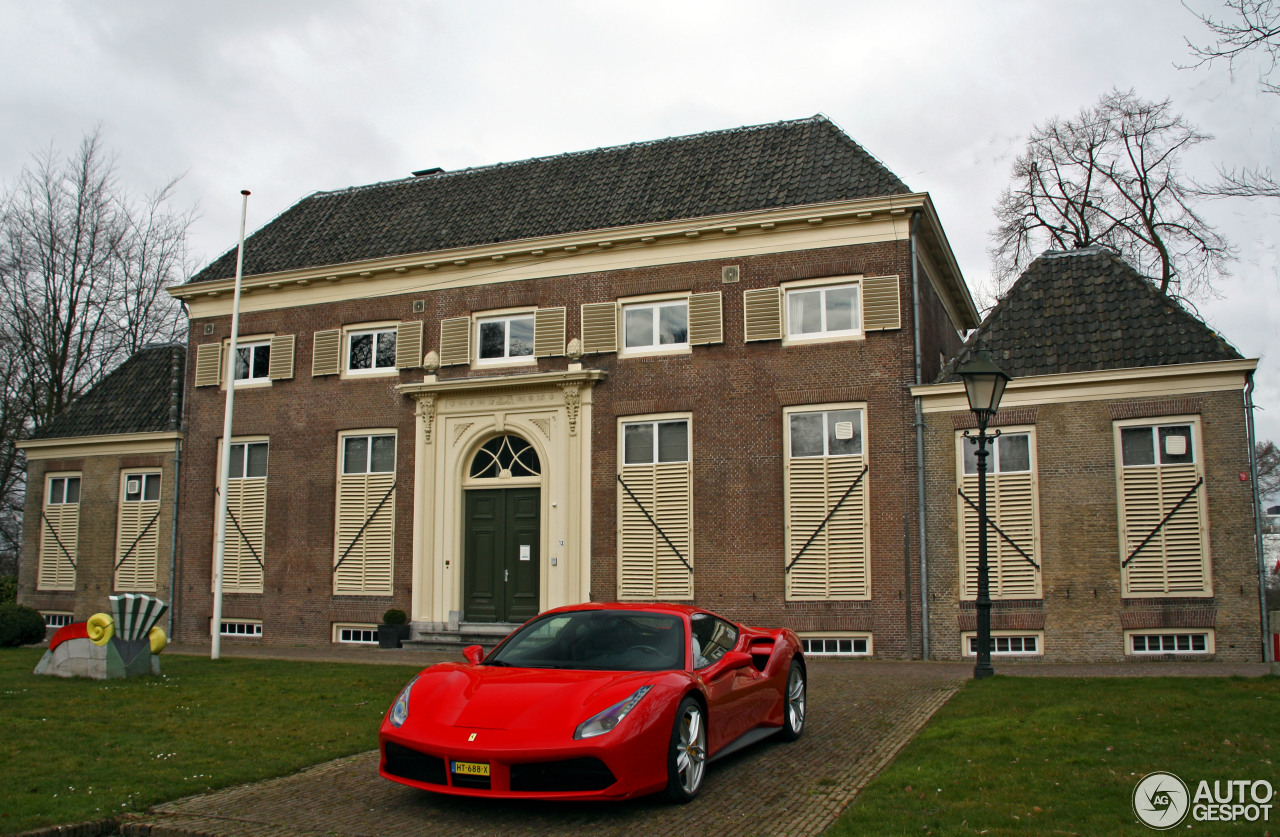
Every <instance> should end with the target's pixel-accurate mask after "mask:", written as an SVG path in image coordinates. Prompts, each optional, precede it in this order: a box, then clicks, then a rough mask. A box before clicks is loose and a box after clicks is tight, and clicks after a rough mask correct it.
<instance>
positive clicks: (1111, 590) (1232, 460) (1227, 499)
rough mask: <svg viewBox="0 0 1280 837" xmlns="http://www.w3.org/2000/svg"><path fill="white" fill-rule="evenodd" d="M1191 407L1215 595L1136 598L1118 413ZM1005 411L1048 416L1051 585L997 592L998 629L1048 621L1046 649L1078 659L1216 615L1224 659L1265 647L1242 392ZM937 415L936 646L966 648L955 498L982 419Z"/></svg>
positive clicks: (1119, 654)
mask: <svg viewBox="0 0 1280 837" xmlns="http://www.w3.org/2000/svg"><path fill="white" fill-rule="evenodd" d="M1006 412H1020V413H1022V415H1019V416H1016V417H1011V416H1007V415H1006ZM1186 414H1196V415H1199V416H1200V420H1201V432H1202V438H1203V440H1204V450H1203V451H1202V455H1203V460H1202V461H1203V463H1204V473H1205V486H1204V490H1205V491H1206V497H1207V499H1208V521H1209V522H1208V530H1209V549H1210V555H1211V557H1212V572H1213V596H1211V597H1206V598H1192V599H1188V598H1159V599H1154V598H1153V599H1138V598H1124V597H1123V596H1121V587H1120V561H1121V558H1120V555H1119V550H1120V546H1119V534H1118V532H1119V529H1118V527H1119V513H1118V510H1117V497H1116V465H1115V448H1114V444H1115V443H1114V431H1113V424H1112V422H1113V420H1116V419H1122V418H1135V417H1149V418H1157V417H1160V416H1172V415H1186ZM1000 418H1001V419H1002V420H1006V419H1008V420H1007V421H1006V423H1022V422H1027V421H1028V418H1030V421H1031V422H1033V423H1034V424H1035V428H1036V449H1037V453H1038V456H1039V469H1038V478H1039V504H1040V539H1041V559H1042V561H1041V566H1042V573H1043V575H1042V579H1043V590H1044V597H1043V599H1040V600H1032V601H1026V602H1007V603H1006V602H997V603H996V604H995V607H994V608H993V611H992V629H993V630H1000V629H1009V630H1036V629H1038V628H1042V629H1043V631H1044V636H1045V640H1044V657H1043V659H1045V660H1046V661H1059V662H1067V661H1083V660H1112V661H1119V660H1125V659H1133V658H1132V657H1129V658H1126V657H1125V654H1124V643H1123V632H1124V630H1125V629H1130V628H1195V627H1200V628H1205V627H1213V628H1215V632H1216V638H1217V659H1221V660H1258V659H1260V656H1259V655H1260V654H1261V645H1260V634H1259V614H1258V586H1257V585H1258V579H1257V564H1256V557H1255V555H1254V549H1253V524H1252V519H1253V518H1252V513H1251V511H1250V503H1251V498H1250V485H1249V483H1248V482H1242V481H1241V480H1240V478H1239V474H1240V473H1241V472H1247V471H1248V469H1249V465H1248V443H1247V441H1246V438H1247V437H1246V435H1245V425H1244V404H1243V399H1242V397H1241V394H1240V392H1238V391H1236V392H1217V393H1203V394H1197V395H1195V396H1192V397H1179V398H1176V399H1170V398H1135V399H1113V400H1110V401H1101V400H1099V401H1081V402H1073V403H1065V404H1041V405H1039V407H1038V408H1036V409H1034V410H1033V411H1028V410H1020V411H1002V412H1001V414H1000ZM926 420H927V423H928V430H927V434H926V440H927V446H926V452H925V462H926V468H927V477H928V489H927V492H928V498H929V502H928V508H929V513H928V553H929V596H930V608H931V614H930V626H931V634H930V641H931V643H932V648H931V651H932V655H933V656H934V657H935V658H937V659H957V658H959V656H960V654H959V651H960V636H959V634H960V631H962V630H965V631H968V630H974V629H975V627H974V616H973V611H972V609H971V608H972V605H971V603H964V604H963V605H962V604H961V603H960V602H959V600H958V595H957V575H958V570H959V559H958V553H957V542H956V537H957V533H956V499H955V497H956V493H955V492H956V477H955V468H956V466H955V428H957V427H967V426H970V424H971V422H970V421H969V417H968V414H967V413H956V414H939V413H932V414H928V415H927V416H926ZM1143 659H1151V658H1150V657H1144V658H1143ZM998 662H1001V663H1002V662H1003V660H998Z"/></svg>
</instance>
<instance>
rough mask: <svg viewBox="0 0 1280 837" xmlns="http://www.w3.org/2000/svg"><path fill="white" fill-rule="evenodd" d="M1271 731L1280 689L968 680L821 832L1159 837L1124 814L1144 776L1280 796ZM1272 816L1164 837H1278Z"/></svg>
mask: <svg viewBox="0 0 1280 837" xmlns="http://www.w3.org/2000/svg"><path fill="white" fill-rule="evenodd" d="M1278 720H1280V678H1276V677H1266V678H1260V679H1245V678H1230V679H1224V678H1164V677H1161V678H1145V677H1144V678H1109V679H1071V678H1040V677H996V678H993V679H991V680H985V681H982V682H970V683H968V684H967V685H966V686H965V688H963V689H962V690H961V691H960V692H959V693H958V694H957V695H956V696H955V697H954V698H952V700H951V701H950V702H949V703H948V704H947V705H946V706H944V707H943V708H942V710H941V711H939V712H938V714H937V715H936V716H934V718H933V720H932V721H930V723H929V724H928V726H926V727H925V729H924V730H923V731H922V732H921V733H920V735H918V736H917V737H916V738H915V740H913V741H912V742H911V743H910V744H909V745H907V747H906V748H905V749H904V750H903V751H902V752H901V753H900V754H899V755H898V758H897V759H896V760H895V761H894V763H893V764H892V765H891V766H890V767H889V768H887V769H886V770H885V771H884V772H883V773H881V774H880V776H878V777H877V778H876V779H875V780H874V781H873V782H871V783H870V784H869V785H868V786H867V787H866V788H865V789H864V791H863V792H862V793H861V794H859V795H858V797H857V799H856V800H855V801H854V804H853V805H852V806H851V807H850V808H849V809H848V810H847V811H845V813H844V815H843V816H842V817H841V818H840V820H839V821H838V822H837V823H836V825H835V826H833V827H832V828H831V829H830V830H829V831H828V832H827V834H828V837H843V835H854V834H859V835H861V834H876V835H892V834H910V835H929V834H989V835H1004V834H1020V835H1026V834H1036V835H1041V834H1045V835H1050V834H1090V835H1092V834H1135V835H1151V834H1156V833H1158V832H1155V831H1152V830H1150V829H1148V828H1147V827H1146V826H1144V825H1141V824H1139V823H1138V821H1137V819H1136V818H1135V816H1134V814H1133V811H1132V808H1131V796H1132V793H1133V789H1134V786H1135V785H1136V784H1137V782H1138V780H1139V779H1140V778H1141V777H1142V776H1144V775H1146V774H1147V773H1151V772H1154V771H1166V772H1170V773H1174V774H1176V775H1177V776H1179V777H1180V778H1182V780H1183V781H1184V782H1186V783H1187V784H1188V785H1189V786H1190V789H1191V793H1192V794H1193V795H1194V793H1195V790H1196V785H1197V783H1198V782H1199V781H1200V780H1202V779H1205V780H1208V781H1209V782H1210V783H1212V782H1213V780H1215V779H1221V780H1227V779H1249V780H1255V781H1256V780H1259V779H1265V780H1267V781H1269V782H1270V783H1271V784H1272V786H1273V787H1274V788H1275V789H1276V790H1277V791H1280V770H1278V769H1277V766H1276V762H1278V761H1280V749H1277V750H1273V749H1272V748H1273V746H1275V747H1277V748H1280V734H1278V733H1277V721H1278ZM1273 742H1274V744H1273ZM1272 805H1273V808H1272V810H1271V812H1270V813H1271V816H1270V821H1269V822H1268V823H1262V822H1255V823H1245V822H1241V823H1236V824H1234V825H1229V824H1223V823H1207V822H1195V821H1194V820H1193V819H1192V817H1190V816H1188V817H1187V819H1186V820H1185V821H1184V822H1183V823H1182V825H1181V826H1180V827H1179V828H1177V829H1175V830H1174V831H1171V832H1169V833H1171V834H1172V833H1187V832H1188V831H1190V832H1191V833H1194V834H1227V833H1230V834H1250V835H1254V834H1264V833H1270V834H1280V794H1278V795H1277V797H1276V798H1274V799H1273V800H1272ZM1188 826H1190V828H1188Z"/></svg>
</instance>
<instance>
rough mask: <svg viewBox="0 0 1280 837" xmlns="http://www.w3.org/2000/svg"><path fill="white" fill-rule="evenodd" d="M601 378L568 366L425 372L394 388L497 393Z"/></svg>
mask: <svg viewBox="0 0 1280 837" xmlns="http://www.w3.org/2000/svg"><path fill="white" fill-rule="evenodd" d="M604 377H605V371H604V370H603V369H570V370H568V371H565V372H534V373H530V374H527V375H491V376H489V377H485V378H446V379H445V380H440V379H438V378H436V376H434V375H428V376H427V377H426V378H425V379H424V380H422V381H420V382H417V383H412V384H400V385H398V386H397V387H396V391H397V392H399V393H400V394H402V395H409V396H414V397H417V396H420V395H427V394H429V393H441V392H450V393H463V392H473V393H480V392H496V391H503V390H512V389H523V388H529V387H547V386H562V385H569V386H572V385H574V384H590V385H594V384H596V383H597V382H599V381H602V380H604Z"/></svg>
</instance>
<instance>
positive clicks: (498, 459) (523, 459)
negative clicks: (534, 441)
mask: <svg viewBox="0 0 1280 837" xmlns="http://www.w3.org/2000/svg"><path fill="white" fill-rule="evenodd" d="M469 473H470V475H471V478H472V479H482V480H496V479H511V478H513V477H516V478H518V477H536V476H538V475H539V474H541V473H542V465H541V463H540V462H539V460H538V452H537V451H536V450H534V449H533V445H531V444H529V443H528V442H527V441H525V440H524V439H521V438H520V437H519V436H495V437H494V438H492V439H490V440H489V441H487V442H485V443H484V445H482V446H481V448H480V450H478V451H476V455H475V458H474V459H472V460H471V470H470V471H469Z"/></svg>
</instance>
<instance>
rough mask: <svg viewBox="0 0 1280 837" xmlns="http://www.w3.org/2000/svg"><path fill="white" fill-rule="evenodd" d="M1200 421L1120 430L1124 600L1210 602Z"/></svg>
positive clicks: (1131, 424) (1124, 425) (1137, 424)
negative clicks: (1204, 598) (1153, 598)
mask: <svg viewBox="0 0 1280 837" xmlns="http://www.w3.org/2000/svg"><path fill="white" fill-rule="evenodd" d="M1199 447H1200V422H1199V419H1198V418H1186V419H1172V420H1167V421H1164V422H1151V421H1126V422H1118V423H1117V425H1116V459H1117V471H1118V473H1117V482H1118V483H1119V492H1118V494H1119V504H1120V510H1119V517H1120V545H1121V555H1120V565H1121V569H1120V574H1121V584H1122V594H1123V595H1126V596H1206V595H1212V590H1211V588H1212V582H1211V576H1210V572H1209V560H1208V555H1209V547H1208V536H1207V533H1206V531H1205V529H1206V527H1205V522H1204V521H1205V510H1206V508H1207V500H1206V496H1205V485H1204V482H1203V479H1202V478H1203V476H1204V471H1203V469H1202V464H1201V462H1200V459H1201V457H1200V456H1198V455H1197V450H1198V448H1199Z"/></svg>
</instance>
